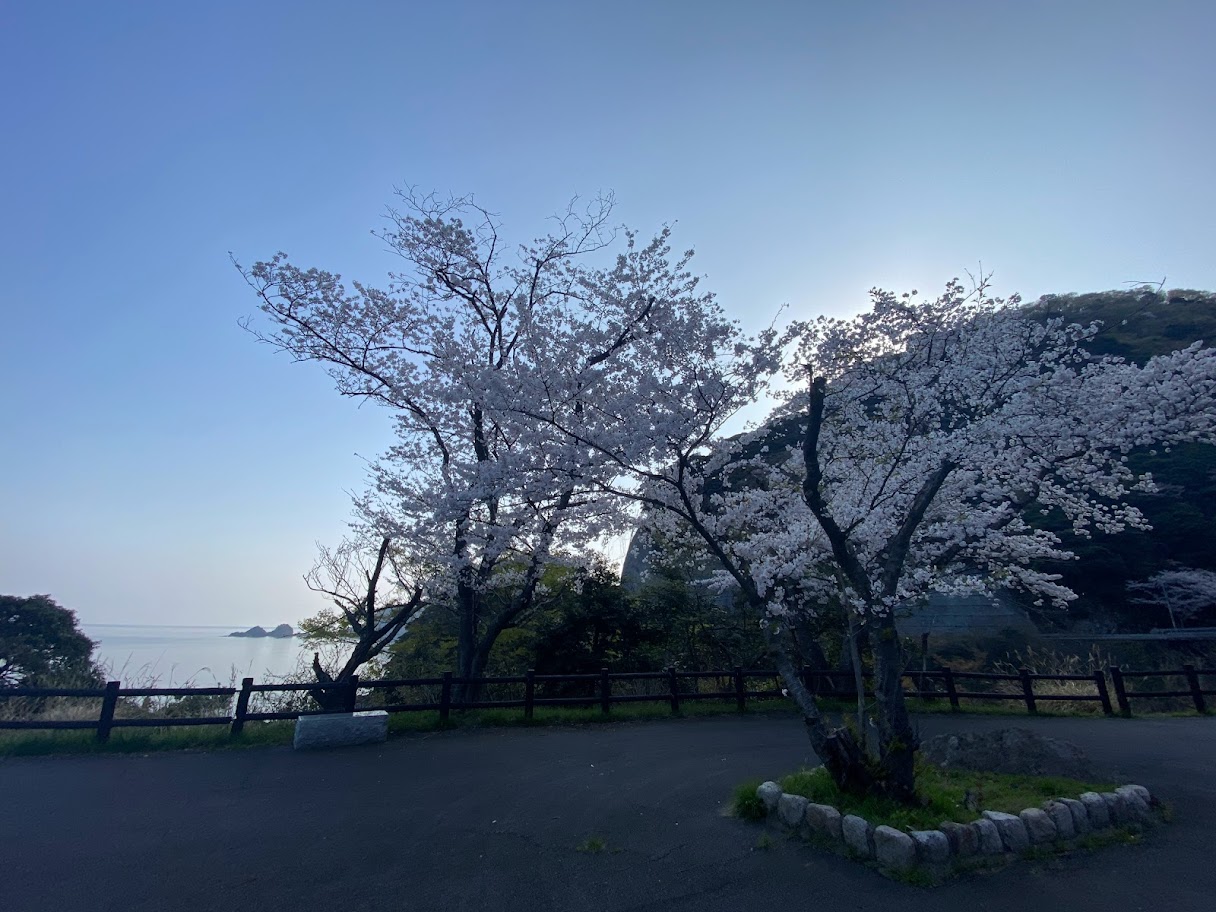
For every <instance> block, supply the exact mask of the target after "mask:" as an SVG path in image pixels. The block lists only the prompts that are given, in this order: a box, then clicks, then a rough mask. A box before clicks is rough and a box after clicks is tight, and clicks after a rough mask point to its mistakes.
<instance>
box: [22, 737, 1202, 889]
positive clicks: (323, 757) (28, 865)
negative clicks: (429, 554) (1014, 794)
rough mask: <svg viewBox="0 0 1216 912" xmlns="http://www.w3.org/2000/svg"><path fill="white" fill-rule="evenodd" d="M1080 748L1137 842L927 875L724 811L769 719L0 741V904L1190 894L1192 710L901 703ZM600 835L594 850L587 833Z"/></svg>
mask: <svg viewBox="0 0 1216 912" xmlns="http://www.w3.org/2000/svg"><path fill="white" fill-rule="evenodd" d="M919 724H920V725H921V728H922V733H923V735H924V736H926V737H927V736H931V735H934V734H939V733H941V732H945V731H954V730H964V729H965V730H981V729H991V728H1001V727H1009V726H1013V725H1017V726H1023V727H1028V728H1033V729H1035V730H1037V731H1039V732H1042V733H1044V734H1047V735H1051V736H1053V737H1060V738H1065V739H1067V740H1070V741H1073V742H1075V743H1076V744H1078V745H1080V746H1081V747H1082V748H1083V749H1084V750H1085V751H1087V752H1088V753H1089V755H1090V757H1091V759H1093V760H1094V761H1095V762H1096V763H1097V764H1098V765H1099V766H1101V767H1105V768H1106V769H1108V770H1110V771H1111V772H1112V773H1113V774H1115V775H1116V778H1117V780H1118V781H1119V782H1137V783H1141V784H1143V785H1146V786H1148V787H1149V788H1150V789H1151V790H1152V791H1153V793H1154V794H1156V795H1158V796H1159V797H1161V798H1162V799H1164V800H1166V801H1169V802H1171V803H1172V804H1173V805H1174V822H1173V823H1172V824H1171V825H1170V826H1168V827H1164V828H1161V829H1159V830H1157V831H1156V832H1154V833H1152V834H1150V835H1149V836H1148V837H1146V839H1145V840H1144V841H1143V843H1142V844H1139V845H1132V846H1125V845H1118V846H1111V847H1107V848H1104V849H1102V850H1100V851H1098V852H1094V853H1077V854H1074V855H1070V856H1068V857H1065V858H1063V859H1062V860H1056V859H1053V860H1051V861H1049V862H1040V863H1025V862H1023V863H1019V864H1016V865H1013V866H1011V867H1008V868H1006V869H1004V870H1002V871H999V872H996V873H992V874H985V875H971V876H967V877H964V878H961V879H959V880H956V881H953V882H951V883H949V884H947V885H945V886H943V887H939V888H936V889H931V890H928V889H922V888H916V887H912V886H908V885H905V884H902V883H898V882H894V881H890V880H887V879H885V878H883V877H880V876H879V875H878V874H876V873H875V872H873V871H870V870H868V869H866V868H865V867H863V866H861V865H858V864H855V863H852V862H849V861H847V860H845V859H842V858H839V857H836V856H833V855H829V854H825V853H821V852H817V851H815V850H814V849H812V848H810V847H809V846H807V845H805V844H802V843H798V842H794V841H790V840H788V839H785V838H783V837H781V836H780V835H778V834H776V833H774V835H773V839H772V846H771V847H770V848H767V849H765V848H760V847H758V846H757V842H758V838H759V836H760V835H761V833H762V832H763V829H762V828H761V827H759V826H758V825H755V824H748V823H744V822H742V821H739V820H735V819H733V818H731V817H729V816H726V814H725V809H726V805H727V804H728V802H729V799H730V795H731V792H732V789H733V787H734V786H735V785H736V784H737V783H738V782H740V781H741V780H744V779H747V778H750V777H754V776H762V777H776V776H779V775H781V774H783V773H785V772H788V771H790V770H792V769H795V768H797V767H799V766H803V765H813V764H814V763H815V759H814V755H813V754H812V753H811V750H810V746H809V744H808V742H807V739H806V735H805V731H804V729H803V727H802V725H801V722H800V721H799V720H798V719H797V718H795V717H792V716H785V715H782V716H775V715H746V716H738V717H735V716H724V717H717V718H702V719H687V720H677V721H671V722H639V723H620V724H612V725H587V726H582V727H576V728H540V729H483V730H457V731H449V732H438V733H432V734H418V735H406V736H403V737H398V738H395V739H393V740H392V741H390V742H389V743H387V744H384V745H377V746H371V747H357V748H344V749H340V750H333V751H327V752H312V753H295V752H293V751H292V750H291V749H290V748H261V749H250V750H237V751H227V752H216V753H161V754H151V755H145V756H130V755H117V754H109V755H96V756H75V757H74V756H58V757H32V758H8V759H0V908H2V909H4V910H5V912H78V910H79V912H142V910H149V912H178V910H180V912H196V910H197V912H202V910H224V912H308V910H314V909H316V910H322V909H324V910H346V909H351V910H359V912H379V910H441V912H448V910H451V912H582V910H595V912H693V910H696V912H716V910H722V912H741V910H742V912H747V910H752V909H755V910H772V909H782V910H795V909H831V910H833V912H835V910H853V909H859V910H871V909H879V908H887V909H893V910H894V909H898V910H899V912H904V910H907V912H917V910H934V912H954V910H957V912H988V910H992V912H997V910H1000V912H1004V910H1034V912H1054V910H1062V912H1098V910H1101V912H1112V910H1119V912H1131V910H1146V912H1147V910H1168V912H1200V910H1202V912H1210V910H1212V909H1216V857H1214V852H1213V845H1214V837H1216V718H1171V719H1155V720H1124V719H1063V718H1056V719H1051V718H1043V719H1012V718H993V717H978V716H961V717H948V716H925V717H921V718H920V721H919ZM597 847H602V848H601V850H600V851H588V849H594V848H597Z"/></svg>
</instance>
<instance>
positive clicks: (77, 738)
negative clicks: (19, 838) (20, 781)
mask: <svg viewBox="0 0 1216 912" xmlns="http://www.w3.org/2000/svg"><path fill="white" fill-rule="evenodd" d="M368 708H369V709H374V708H375V707H368ZM793 708H794V706H793V704H792V703H791V702H790V701H788V700H764V701H752V702H751V703H749V704H748V707H747V710H746V714H747V715H752V714H756V713H781V712H790V711H792V710H793ZM736 713H738V707H737V706H736V704H735V702H734V701H733V700H698V701H687V702H684V703H682V704H681V705H680V712H679V714H678V715H676V716H673V715H672V713H671V706H670V705H669V704H668V703H665V702H659V703H628V704H624V705H621V706H614V707H613V708H612V711H611V712H609V713H604V712H601V711H600V708H599V706H598V705H596V706H592V707H586V708H581V707H565V706H538V707H536V711H535V715H534V717H533V718H532V719H526V718H524V714H523V710H521V709H482V710H470V711H467V712H465V711H459V710H456V711H453V712H452V714H451V717H450V718H449V719H448V720H447V721H446V722H445V721H443V720H441V719H440V718H439V712H438V711H437V710H427V711H422V712H400V713H391V714H390V715H389V717H388V730H389V735H390V736H392V735H399V734H410V733H419V732H434V731H445V730H447V729H455V728H482V727H488V728H498V727H507V728H514V727H532V726H553V725H587V724H604V723H613V722H645V721H658V720H664V719H672V718H681V719H687V718H697V717H708V716H722V715H732V714H736ZM294 727H295V723H294V722H293V721H291V720H285V721H275V722H248V723H246V725H245V731H244V732H243V733H242V734H241V735H240V736H239V737H236V738H233V737H231V736H230V735H229V734H228V727H227V726H226V725H216V726H213V727H212V726H207V727H190V728H185V727H183V728H172V727H166V728H139V729H121V728H117V729H114V731H113V732H112V733H111V734H110V740H109V741H108V742H105V743H102V742H100V741H98V740H97V738H96V736H95V735H94V733H93V732H92V731H89V730H81V731H46V732H39V731H28V730H26V731H20V730H8V731H0V757H2V756H10V757H20V756H38V755H45V754H106V753H118V754H123V753H149V752H152V751H167V750H233V749H238V748H247V747H262V746H274V745H284V744H290V743H291V740H292V733H293V731H294Z"/></svg>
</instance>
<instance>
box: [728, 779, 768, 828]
mask: <svg viewBox="0 0 1216 912" xmlns="http://www.w3.org/2000/svg"><path fill="white" fill-rule="evenodd" d="M761 781H763V780H760V779H749V780H747V782H744V783H743V784H742V785H740V786H739V787H738V788H736V789H735V800H734V801H733V802H732V803H731V807H732V808H733V810H734V814H735V816H736V817H741V818H742V819H744V820H763V819H764V818H765V817H766V816H767V814H768V811H767V809H766V808H765V807H764V802H763V801H761V800H760V798H759V797H758V796H757V795H756V789H758V788H759V787H760V783H761Z"/></svg>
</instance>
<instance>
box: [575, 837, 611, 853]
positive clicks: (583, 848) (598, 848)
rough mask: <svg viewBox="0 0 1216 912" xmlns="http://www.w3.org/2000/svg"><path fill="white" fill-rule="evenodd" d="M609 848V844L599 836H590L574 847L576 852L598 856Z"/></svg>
mask: <svg viewBox="0 0 1216 912" xmlns="http://www.w3.org/2000/svg"><path fill="white" fill-rule="evenodd" d="M607 848H608V843H606V842H605V841H604V840H603V839H601V838H600V837H599V836H588V837H587V838H586V839H584V840H583V841H582V842H580V843H579V844H578V845H577V846H575V847H574V851H576V852H582V853H583V854H584V855H598V854H600V852H603V851H604V850H605V849H607Z"/></svg>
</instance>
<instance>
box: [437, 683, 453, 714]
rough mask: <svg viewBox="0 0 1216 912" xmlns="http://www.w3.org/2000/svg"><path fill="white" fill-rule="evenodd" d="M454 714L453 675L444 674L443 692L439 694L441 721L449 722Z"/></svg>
mask: <svg viewBox="0 0 1216 912" xmlns="http://www.w3.org/2000/svg"><path fill="white" fill-rule="evenodd" d="M451 713H452V673H451V672H450V671H445V672H444V673H443V690H442V691H441V692H440V694H439V721H440V722H446V721H448V716H450V715H451Z"/></svg>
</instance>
